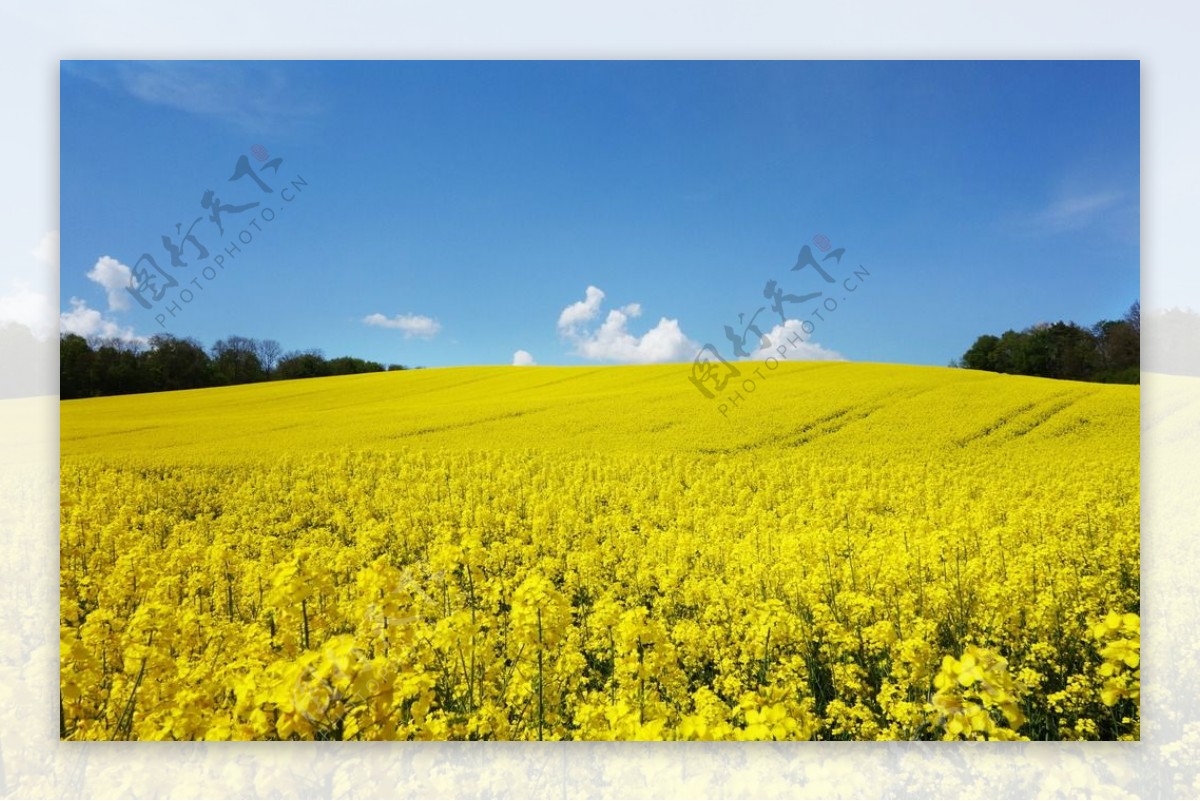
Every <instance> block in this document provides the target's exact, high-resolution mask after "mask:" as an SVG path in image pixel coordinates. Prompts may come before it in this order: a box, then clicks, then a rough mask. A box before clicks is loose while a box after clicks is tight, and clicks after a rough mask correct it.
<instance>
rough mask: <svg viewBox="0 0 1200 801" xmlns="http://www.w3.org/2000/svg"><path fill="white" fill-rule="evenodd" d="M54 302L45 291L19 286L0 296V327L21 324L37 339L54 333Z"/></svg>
mask: <svg viewBox="0 0 1200 801" xmlns="http://www.w3.org/2000/svg"><path fill="white" fill-rule="evenodd" d="M54 312H55V309H54V303H53V302H52V301H51V300H50V297H49V296H48V295H46V294H45V293H42V292H38V291H36V290H33V289H30V288H29V287H27V286H19V287H17V288H16V289H15V290H14V291H13V292H11V293H10V294H7V295H2V296H0V327H3V326H5V325H10V324H15V325H23V326H25V327H26V328H28V329H29V330H30V332H31V333H32V334H33V335H34V336H35V337H37V338H38V339H45V338H46V337H48V336H50V335H51V334H52V333H54Z"/></svg>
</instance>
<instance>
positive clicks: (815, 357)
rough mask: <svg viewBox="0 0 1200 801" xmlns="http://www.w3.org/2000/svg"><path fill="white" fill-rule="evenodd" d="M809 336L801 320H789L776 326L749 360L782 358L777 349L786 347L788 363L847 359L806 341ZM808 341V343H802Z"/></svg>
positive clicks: (766, 334)
mask: <svg viewBox="0 0 1200 801" xmlns="http://www.w3.org/2000/svg"><path fill="white" fill-rule="evenodd" d="M807 336H808V335H807V334H805V333H804V330H803V329H802V328H801V321H800V320H788V321H787V322H785V323H783V324H782V325H776V326H775V327H774V328H772V329H771V330H770V331H768V332H766V333H765V334H764V337H765V338H766V340H768V341H767V342H760V343H759V346H758V348H756V349H755V350H754V351H752V352H751V353H750V355H749V356H748V357H747V359H748V360H753V361H761V360H763V359H767V358H771V357H774V358H776V359H778V358H780V356H779V352H778V351H777V350H776V348H779V347H786V348H787V351H786V352H785V353H786V355H785V356H784V357H783V358H785V359H786V360H787V361H844V360H845V357H844V356H842V354H840V353H838V352H837V351H835V350H829V349H828V348H823V347H821V346H820V345H819V344H818V343H816V342H812V341H811V340H806V338H807ZM801 340H806V341H803V342H802V341H801Z"/></svg>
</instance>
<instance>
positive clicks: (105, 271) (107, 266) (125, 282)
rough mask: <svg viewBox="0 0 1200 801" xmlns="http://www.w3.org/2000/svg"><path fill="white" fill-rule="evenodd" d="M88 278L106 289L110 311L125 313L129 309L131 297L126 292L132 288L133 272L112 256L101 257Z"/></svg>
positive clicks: (89, 272)
mask: <svg viewBox="0 0 1200 801" xmlns="http://www.w3.org/2000/svg"><path fill="white" fill-rule="evenodd" d="M87 277H88V278H90V279H92V280H93V281H95V282H96V283H97V284H99V285H100V286H102V287H104V291H105V293H106V294H107V295H108V310H109V311H124V310H125V309H128V308H129V298H130V297H131V295H130V294H129V292H127V291H126V290H127V289H128V288H129V286H130V279H131V278H132V277H133V271H132V270H130V269H129V267H127V266H126V265H124V264H122V263H121V262H119V261H117V260H116V259H114V258H113V257H112V256H101V257H100V258H99V259H98V260H97V261H96V263H95V264H94V265H93V266H92V269H90V270H88V274H87Z"/></svg>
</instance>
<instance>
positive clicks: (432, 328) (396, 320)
mask: <svg viewBox="0 0 1200 801" xmlns="http://www.w3.org/2000/svg"><path fill="white" fill-rule="evenodd" d="M363 323H365V324H366V325H372V326H375V327H376V328H396V329H399V330H401V331H403V332H404V338H405V339H410V338H412V337H421V338H422V339H430V338H432V337H433V336H435V335H436V334H437V332H438V331H441V330H442V324H441V323H439V322H438V321H437V320H435V319H433V318H432V317H425V316H423V315H420V314H397V315H396V316H395V317H385V316H384V315H382V314H379V313H378V312H376V313H375V314H368V315H367V316H366V317H364V318H363Z"/></svg>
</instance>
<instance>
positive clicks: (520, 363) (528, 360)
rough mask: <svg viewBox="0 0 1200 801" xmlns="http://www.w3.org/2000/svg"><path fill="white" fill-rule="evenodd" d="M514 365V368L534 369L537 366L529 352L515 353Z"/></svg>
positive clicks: (520, 351)
mask: <svg viewBox="0 0 1200 801" xmlns="http://www.w3.org/2000/svg"><path fill="white" fill-rule="evenodd" d="M512 363H513V366H514V367H532V366H533V365H535V364H537V362H535V361H534V360H533V354H532V353H530V352H529V351H527V350H519V351H517V352H516V353H514V354H513V361H512Z"/></svg>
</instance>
